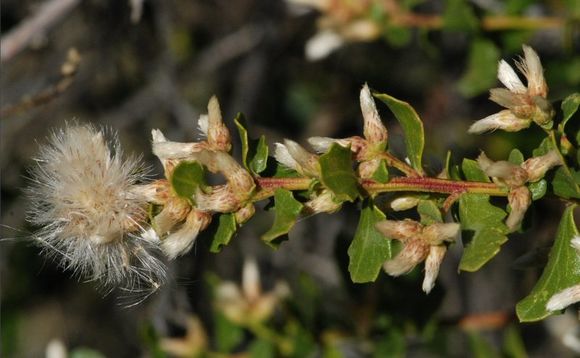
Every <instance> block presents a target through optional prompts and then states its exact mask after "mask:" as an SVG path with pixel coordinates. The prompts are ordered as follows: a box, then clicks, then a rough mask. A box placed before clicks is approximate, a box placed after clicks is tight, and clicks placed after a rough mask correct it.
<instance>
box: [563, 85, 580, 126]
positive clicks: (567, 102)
mask: <svg viewBox="0 0 580 358" xmlns="http://www.w3.org/2000/svg"><path fill="white" fill-rule="evenodd" d="M578 106H580V93H573V94H571V95H569V96H568V97H566V99H564V101H563V102H562V112H563V113H564V117H563V119H562V122H561V123H560V126H559V128H558V129H559V130H560V132H562V133H563V132H564V129H565V127H566V123H568V121H569V120H570V118H572V116H573V115H574V113H576V111H577V110H578Z"/></svg>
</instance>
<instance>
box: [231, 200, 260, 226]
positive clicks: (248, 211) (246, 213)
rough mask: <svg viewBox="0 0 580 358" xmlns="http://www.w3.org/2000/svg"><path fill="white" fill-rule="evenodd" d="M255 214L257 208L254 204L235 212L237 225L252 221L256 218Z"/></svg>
mask: <svg viewBox="0 0 580 358" xmlns="http://www.w3.org/2000/svg"><path fill="white" fill-rule="evenodd" d="M255 213H256V208H255V207H254V204H252V203H250V204H246V205H245V206H244V207H242V208H241V209H240V210H238V211H236V212H235V214H234V215H235V217H236V223H238V224H239V225H241V224H243V223H245V222H246V221H248V220H250V218H251V217H252V216H254V214H255Z"/></svg>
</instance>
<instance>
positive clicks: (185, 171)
mask: <svg viewBox="0 0 580 358" xmlns="http://www.w3.org/2000/svg"><path fill="white" fill-rule="evenodd" d="M204 174H205V170H204V169H203V166H202V165H201V164H199V163H198V162H192V161H182V162H180V163H179V164H178V165H177V166H176V167H175V170H174V171H173V175H172V176H171V187H172V188H173V190H174V191H175V193H176V194H177V195H178V196H180V197H182V198H186V199H190V200H193V196H194V195H195V191H196V190H197V188H198V187H200V188H201V189H202V190H204V189H205V187H206V183H205V178H204Z"/></svg>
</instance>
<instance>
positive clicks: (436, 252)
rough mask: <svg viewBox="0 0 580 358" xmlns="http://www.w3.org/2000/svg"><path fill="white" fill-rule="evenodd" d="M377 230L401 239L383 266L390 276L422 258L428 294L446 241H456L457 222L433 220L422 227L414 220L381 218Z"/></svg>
mask: <svg viewBox="0 0 580 358" xmlns="http://www.w3.org/2000/svg"><path fill="white" fill-rule="evenodd" d="M376 229H377V230H378V231H379V232H381V233H382V234H383V235H385V236H386V237H387V238H389V239H395V240H399V241H401V243H402V244H403V248H402V249H401V251H400V252H399V253H398V254H397V256H395V257H394V258H392V259H390V260H388V261H387V262H385V263H384V265H383V268H384V270H385V272H386V273H388V274H389V275H391V276H400V275H402V274H405V273H407V272H409V271H411V270H412V269H413V268H414V267H415V266H417V265H418V264H419V263H421V262H422V261H425V278H424V279H423V291H425V292H426V293H429V292H430V291H431V289H432V288H433V286H434V285H435V280H436V279H437V275H438V274H439V267H440V266H441V262H442V261H443V257H444V256H445V252H446V251H447V248H446V247H445V245H444V243H445V242H453V241H455V239H456V237H457V235H458V234H459V230H460V225H459V224H457V223H434V224H431V225H427V226H424V225H422V224H420V223H418V222H416V221H413V220H409V219H406V220H403V221H394V220H383V221H380V222H378V223H377V224H376Z"/></svg>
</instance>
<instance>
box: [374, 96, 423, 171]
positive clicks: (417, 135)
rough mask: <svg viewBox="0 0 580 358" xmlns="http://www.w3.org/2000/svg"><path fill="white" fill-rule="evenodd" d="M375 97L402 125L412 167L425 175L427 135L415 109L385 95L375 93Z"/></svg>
mask: <svg viewBox="0 0 580 358" xmlns="http://www.w3.org/2000/svg"><path fill="white" fill-rule="evenodd" d="M373 95H374V96H375V97H376V98H378V99H380V100H381V101H383V102H384V103H385V104H386V105H387V106H389V109H390V110H391V112H393V114H394V115H395V118H397V120H398V121H399V123H400V124H401V127H402V128H403V132H404V133H405V146H406V148H407V156H408V157H409V160H410V161H411V166H413V168H415V170H417V171H418V172H419V173H423V167H422V164H421V162H422V158H423V148H424V147H425V133H424V131H423V122H422V121H421V118H419V115H418V114H417V112H415V109H413V107H411V105H409V104H408V103H407V102H403V101H401V100H398V99H396V98H394V97H391V96H389V95H387V94H383V93H373Z"/></svg>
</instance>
